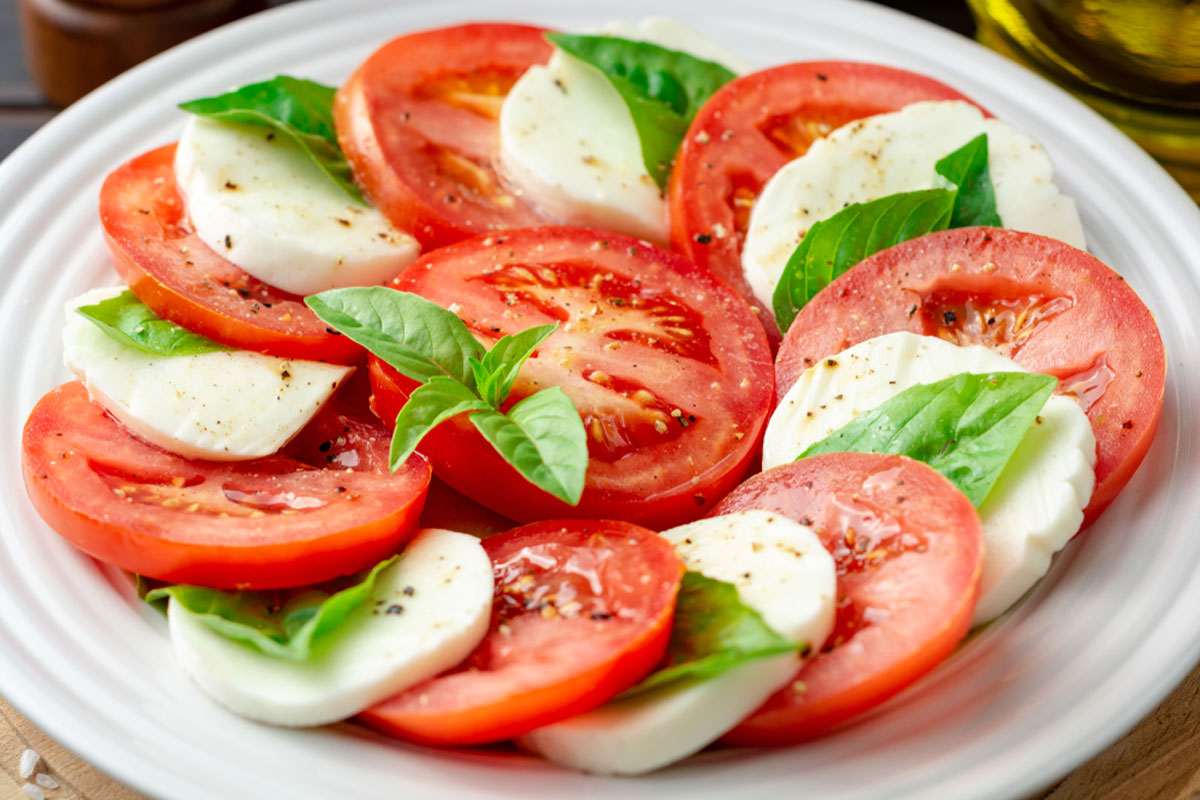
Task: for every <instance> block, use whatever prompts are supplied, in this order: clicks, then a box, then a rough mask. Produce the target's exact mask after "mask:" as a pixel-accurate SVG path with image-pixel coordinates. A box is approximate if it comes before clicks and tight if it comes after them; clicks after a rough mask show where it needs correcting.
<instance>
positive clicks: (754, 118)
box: [667, 61, 969, 342]
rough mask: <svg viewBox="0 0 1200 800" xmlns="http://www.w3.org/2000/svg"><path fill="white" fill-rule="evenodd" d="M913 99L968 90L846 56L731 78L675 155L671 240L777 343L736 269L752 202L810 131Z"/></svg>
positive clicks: (769, 320)
mask: <svg viewBox="0 0 1200 800" xmlns="http://www.w3.org/2000/svg"><path fill="white" fill-rule="evenodd" d="M921 100H968V98H966V97H964V96H963V95H962V94H960V93H959V92H957V91H955V90H954V89H951V88H950V87H949V86H946V85H945V84H943V83H939V82H938V81H935V80H934V79H932V78H927V77H925V76H924V75H917V74H915V73H912V72H905V71H904V70H900V69H894V68H892V67H884V66H880V65H878V64H858V63H854V62H849V61H808V62H800V63H795V64H784V65H782V66H778V67H772V68H770V69H765V70H761V71H760V72H754V73H751V74H749V75H744V76H742V77H740V78H738V79H736V80H734V81H731V82H730V83H728V84H726V85H725V86H723V87H722V88H721V89H720V90H719V91H718V92H716V94H714V95H713V96H712V97H710V98H709V100H708V102H706V103H705V104H704V107H703V108H701V109H700V112H699V113H698V114H696V117H695V119H693V120H692V124H691V127H690V128H689V129H688V133H687V136H686V137H684V140H683V145H682V146H681V147H680V150H679V154H678V156H677V157H676V159H675V166H674V169H673V170H672V172H671V182H670V187H669V190H668V198H667V199H668V203H669V209H670V210H669V214H670V221H671V246H672V247H673V248H674V249H676V250H678V251H679V252H681V253H683V254H684V255H685V256H687V257H688V259H690V260H691V261H694V262H695V263H697V264H699V265H700V266H702V267H706V268H708V269H710V270H712V271H713V272H714V273H715V274H716V275H717V277H719V278H720V279H721V280H723V281H725V282H726V283H728V284H729V285H730V286H732V287H734V288H735V289H737V290H738V292H739V293H741V295H742V297H744V298H745V299H746V302H748V303H750V305H751V306H752V307H754V308H755V309H756V313H758V314H759V317H760V319H761V320H762V322H763V324H764V326H765V327H766V328H767V334H768V336H770V337H771V340H772V341H773V342H777V341H778V339H779V336H780V334H779V329H778V327H776V325H775V319H774V316H773V315H772V313H771V309H770V308H769V307H764V306H763V305H762V304H761V302H759V301H758V300H757V299H756V298H755V297H754V293H753V292H752V291H751V290H750V286H749V284H748V283H746V279H745V277H744V276H743V274H742V258H741V252H742V241H743V239H744V238H745V235H746V229H747V227H748V225H749V219H750V209H751V207H752V206H753V205H754V201H755V200H757V199H758V196H759V194H761V192H762V188H763V186H764V185H765V184H766V182H767V181H768V180H769V179H770V177H771V176H772V175H774V174H775V173H776V172H778V171H779V169H780V167H782V166H783V165H784V164H786V163H787V162H789V161H791V160H792V159H794V158H798V157H800V156H802V155H804V154H805V153H806V152H807V151H808V148H809V146H810V145H811V144H812V143H813V141H815V140H816V139H819V138H821V137H822V136H824V135H825V134H827V133H829V132H830V131H832V130H834V129H835V128H840V127H841V126H842V125H845V124H846V123H848V122H853V121H854V120H856V119H862V118H863V117H869V116H872V115H874V114H884V113H887V112H889V111H898V110H900V109H901V108H903V107H904V106H906V105H908V104H909V103H916V102H918V101H921ZM968 102H969V100H968Z"/></svg>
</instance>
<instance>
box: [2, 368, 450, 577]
mask: <svg viewBox="0 0 1200 800" xmlns="http://www.w3.org/2000/svg"><path fill="white" fill-rule="evenodd" d="M331 405H332V404H331ZM388 448H389V436H388V434H387V431H386V430H384V429H383V428H382V427H381V426H380V425H379V424H378V423H377V422H375V421H374V420H372V419H370V418H369V417H365V418H364V417H361V416H352V415H349V414H347V413H345V412H344V411H342V410H341V409H339V408H335V407H331V406H327V407H326V408H325V409H323V410H322V412H321V413H320V414H318V416H317V417H315V418H314V419H313V421H312V422H311V423H310V424H309V425H308V426H307V427H306V428H305V429H304V430H303V431H301V432H300V434H299V435H298V436H297V437H296V438H295V439H294V440H293V441H292V442H291V443H290V444H288V445H287V446H286V447H285V448H284V449H283V451H281V452H280V453H278V454H276V455H273V456H268V457H266V458H260V459H255V460H254V461H246V462H214V461H194V460H191V459H187V458H182V457H180V456H176V455H174V454H172V453H168V452H166V451H165V450H161V449H159V448H157V447H155V446H153V445H150V444H146V443H145V442H143V441H142V440H141V439H138V438H136V437H134V436H133V435H132V434H131V433H129V432H128V431H127V430H126V429H125V428H124V427H122V426H121V425H120V424H118V423H117V422H115V421H114V420H113V419H112V418H111V417H109V416H108V415H107V414H106V413H105V411H104V410H103V409H102V408H101V407H100V406H98V405H95V404H93V403H92V402H90V401H89V400H88V397H87V391H86V390H85V389H84V388H83V385H82V384H80V383H79V382H78V381H74V382H71V383H67V384H64V385H62V386H59V387H58V388H57V389H53V390H51V391H50V392H49V393H48V394H47V395H46V396H44V397H43V398H42V399H41V400H40V401H39V402H38V404H37V406H35V407H34V409H33V412H32V413H31V414H30V416H29V420H28V421H27V422H26V423H25V431H24V437H23V439H22V450H21V454H22V466H23V470H24V475H25V486H26V489H27V490H28V492H29V497H30V499H31V500H32V501H33V505H34V508H36V509H37V511H38V513H39V514H41V516H42V518H43V519H44V520H46V522H47V523H48V524H49V525H50V527H52V528H54V529H55V530H56V531H58V532H59V533H60V534H61V535H62V536H63V537H64V538H65V539H67V540H68V541H69V542H71V543H72V544H74V545H75V546H77V547H79V548H80V549H81V550H84V551H85V552H87V553H89V554H90V555H92V556H94V557H96V558H98V559H100V560H101V561H105V562H107V563H109V564H114V565H116V566H118V567H120V568H121V569H126V570H129V571H131V572H137V573H140V574H142V575H146V576H149V577H153V578H159V579H162V580H165V581H170V582H174V583H193V584H202V585H206V586H214V587H218V588H239V589H245V588H254V589H269V588H277V587H283V586H297V585H302V584H308V583H317V582H319V581H323V580H327V579H329V578H333V577H336V576H338V575H344V574H348V573H352V572H356V571H358V570H360V569H363V568H365V567H368V566H372V565H374V564H375V563H377V562H378V561H380V560H382V559H383V558H386V557H387V556H388V555H390V554H392V553H393V552H395V551H396V550H397V549H398V548H399V547H400V546H401V545H402V544H403V543H404V541H405V540H406V539H407V538H408V536H409V534H410V533H412V531H413V530H414V529H415V526H416V522H417V518H418V516H419V515H420V513H421V504H422V502H423V501H424V498H425V489H426V486H427V485H428V483H429V475H430V469H429V464H428V462H427V461H426V460H425V459H424V458H423V457H420V456H417V457H415V458H413V459H410V460H409V461H408V462H407V463H406V464H405V465H403V466H402V467H401V468H400V469H399V470H398V471H397V472H396V473H395V474H394V475H393V474H390V473H389V472H388V469H387V461H388Z"/></svg>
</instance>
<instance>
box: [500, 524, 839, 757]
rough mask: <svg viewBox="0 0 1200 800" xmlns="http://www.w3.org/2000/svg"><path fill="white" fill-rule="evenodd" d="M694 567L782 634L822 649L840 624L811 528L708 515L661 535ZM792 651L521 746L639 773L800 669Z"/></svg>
mask: <svg viewBox="0 0 1200 800" xmlns="http://www.w3.org/2000/svg"><path fill="white" fill-rule="evenodd" d="M662 535H663V536H664V537H666V538H667V539H669V540H670V541H671V543H672V544H674V545H675V548H676V550H677V551H678V553H679V556H680V558H681V559H682V560H683V562H684V563H685V564H686V565H687V568H688V569H689V570H694V571H698V572H701V573H703V574H704V575H706V576H708V577H710V578H714V579H716V580H720V581H725V582H727V583H732V584H734V585H735V586H737V590H738V595H739V597H740V598H741V600H742V602H744V603H745V604H746V605H748V606H750V607H751V608H753V609H754V610H755V611H757V612H758V613H759V614H761V615H762V617H763V619H764V621H766V623H767V624H768V625H769V626H771V628H772V629H774V630H775V631H776V632H778V633H780V634H782V635H784V636H787V637H789V638H791V639H793V640H794V641H798V642H804V643H807V644H809V645H810V647H811V650H812V652H816V651H818V650H819V649H820V647H821V645H822V644H823V643H824V641H825V638H826V637H827V636H828V635H829V633H830V631H832V630H833V620H834V604H835V598H836V594H837V579H836V576H835V572H834V564H833V558H832V557H831V556H830V555H829V553H828V552H827V551H826V550H825V548H824V547H822V545H821V542H820V540H819V539H818V538H817V537H816V535H815V534H813V533H812V531H810V530H809V529H808V528H806V527H804V526H802V525H800V524H799V523H797V522H795V521H793V520H790V519H788V518H786V517H784V516H782V515H780V514H776V513H774V512H769V511H743V512H739V513H736V514H730V515H727V516H722V517H714V518H711V519H702V520H699V521H697V522H693V523H690V524H687V525H682V526H680V527H677V528H672V529H671V530H669V531H664V532H663V534H662ZM799 663H800V662H799V660H798V659H797V658H796V657H795V656H794V655H783V656H774V657H770V658H763V659H758V660H755V661H750V662H747V663H745V664H742V665H740V666H738V667H736V668H734V669H731V670H729V671H728V672H725V673H722V674H721V675H718V676H716V677H714V678H710V679H708V680H705V681H701V682H699V683H694V684H688V685H684V686H677V687H671V686H666V687H663V688H662V689H659V690H657V691H654V692H650V693H647V694H644V695H642V696H635V697H631V698H629V699H628V700H622V701H618V702H615V703H610V704H608V705H606V706H603V707H601V708H598V709H596V710H594V711H591V712H588V713H587V714H582V715H580V716H577V717H573V718H571V719H567V720H564V721H562V722H559V723H556V724H554V725H549V726H546V727H544V728H540V729H538V730H535V731H533V732H532V733H529V734H527V735H526V736H524V737H522V739H521V743H522V744H523V745H525V746H527V747H529V748H530V749H532V750H535V751H537V752H539V753H541V754H542V755H544V756H545V757H546V758H548V759H550V760H551V761H554V762H556V763H558V764H562V765H564V766H569V767H573V768H575V769H580V770H585V771H588V772H599V773H613V774H621V775H637V774H641V773H644V772H649V771H650V770H654V769H658V768H659V767H662V766H666V765H667V764H670V763H672V762H674V761H677V760H679V759H681V758H685V757H686V756H688V755H691V754H692V753H695V752H697V751H698V750H700V749H701V748H703V747H704V746H705V745H707V744H708V743H710V742H712V741H714V740H715V739H716V738H717V737H719V736H720V735H721V734H722V733H724V732H725V731H727V730H729V729H730V728H732V727H733V726H734V725H736V724H737V723H738V722H739V721H741V720H742V719H743V718H745V717H746V715H748V714H749V713H750V712H752V711H753V710H754V709H755V708H757V707H758V706H760V705H761V704H762V703H763V702H764V701H765V700H766V699H767V698H768V697H770V695H771V694H772V693H774V692H775V690H777V689H778V688H779V687H781V686H784V685H786V684H787V683H788V681H790V680H792V678H793V677H794V676H795V674H796V670H797V668H798V667H799Z"/></svg>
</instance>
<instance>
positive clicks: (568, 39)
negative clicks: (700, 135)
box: [546, 33, 737, 190]
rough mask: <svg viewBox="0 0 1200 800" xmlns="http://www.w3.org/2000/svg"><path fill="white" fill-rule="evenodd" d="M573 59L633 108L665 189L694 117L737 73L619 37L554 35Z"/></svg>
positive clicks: (649, 164) (647, 160)
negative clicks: (592, 70) (600, 77)
mask: <svg viewBox="0 0 1200 800" xmlns="http://www.w3.org/2000/svg"><path fill="white" fill-rule="evenodd" d="M546 38H547V39H548V40H549V41H550V42H551V43H552V44H554V45H555V46H557V47H559V48H561V49H562V50H563V51H565V52H566V53H568V54H569V55H571V56H573V57H575V58H578V59H579V60H580V61H583V62H585V63H587V64H590V65H592V66H593V67H595V68H596V69H598V70H600V72H602V73H603V74H604V76H605V77H606V78H608V80H609V82H610V83H611V84H612V85H613V87H614V88H615V89H616V90H617V93H618V94H620V95H621V99H622V100H623V101H624V102H625V106H626V107H627V108H628V109H629V113H630V115H631V116H632V117H633V125H634V127H635V128H636V129H637V134H638V141H639V142H640V143H641V147H642V161H643V163H644V164H645V165H646V172H648V173H649V175H650V177H651V178H652V179H653V180H654V182H655V183H656V184H657V185H658V188H659V189H660V190H665V189H666V186H667V177H668V175H669V174H670V172H671V163H672V162H673V161H674V160H675V153H676V151H678V150H679V145H680V143H681V142H682V141H683V137H684V135H685V134H686V133H687V129H688V125H689V124H691V121H692V118H693V117H694V116H695V115H696V112H697V111H698V110H699V109H700V106H702V105H704V101H705V100H707V99H708V98H709V97H711V96H712V94H713V92H715V91H716V90H717V89H720V88H721V87H722V86H724V85H725V84H726V83H728V82H729V81H731V80H733V79H734V78H736V77H737V75H736V74H735V73H733V72H732V71H730V70H729V69H727V68H725V67H723V66H721V65H720V64H718V63H716V62H715V61H705V60H704V59H700V58H696V57H695V56H692V55H689V54H687V53H683V52H680V51H678V50H670V49H668V48H665V47H660V46H659V45H656V44H651V43H649V42H636V41H632V40H630V39H622V38H620V37H616V36H582V35H573V34H566V33H548V34H546Z"/></svg>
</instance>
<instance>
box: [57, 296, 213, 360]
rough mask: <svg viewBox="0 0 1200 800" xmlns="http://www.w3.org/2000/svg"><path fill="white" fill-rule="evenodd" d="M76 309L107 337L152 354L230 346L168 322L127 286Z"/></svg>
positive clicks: (208, 350) (187, 353) (196, 352)
mask: <svg viewBox="0 0 1200 800" xmlns="http://www.w3.org/2000/svg"><path fill="white" fill-rule="evenodd" d="M75 310H76V311H77V312H78V313H80V314H82V315H83V316H85V317H87V318H88V319H90V320H91V321H92V322H94V323H96V325H97V326H98V327H99V328H100V330H102V331H104V332H105V333H107V334H108V336H109V338H111V339H114V340H116V341H118V342H120V343H121V344H123V345H125V346H127V347H133V348H135V349H137V350H140V351H142V352H143V353H149V354H150V355H154V356H195V355H199V354H201V353H212V352H215V351H218V350H230V349H232V348H229V347H226V346H225V345H222V344H217V343H216V342H214V341H213V340H212V339H206V338H204V337H203V336H201V335H199V334H196V333H192V332H191V331H189V330H187V329H186V328H181V327H179V326H178V325H176V324H175V323H174V322H168V321H167V320H165V319H163V318H162V317H160V316H158V315H157V314H155V313H154V312H153V311H151V310H150V307H149V306H147V305H146V304H145V303H143V302H142V301H141V300H138V299H137V297H136V296H135V295H134V293H133V292H131V291H129V290H128V289H126V290H125V291H123V292H121V293H120V294H119V295H117V296H116V297H110V298H109V299H107V300H101V301H100V302H99V303H96V304H95V305H90V306H79V307H78V308H76V309H75Z"/></svg>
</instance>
